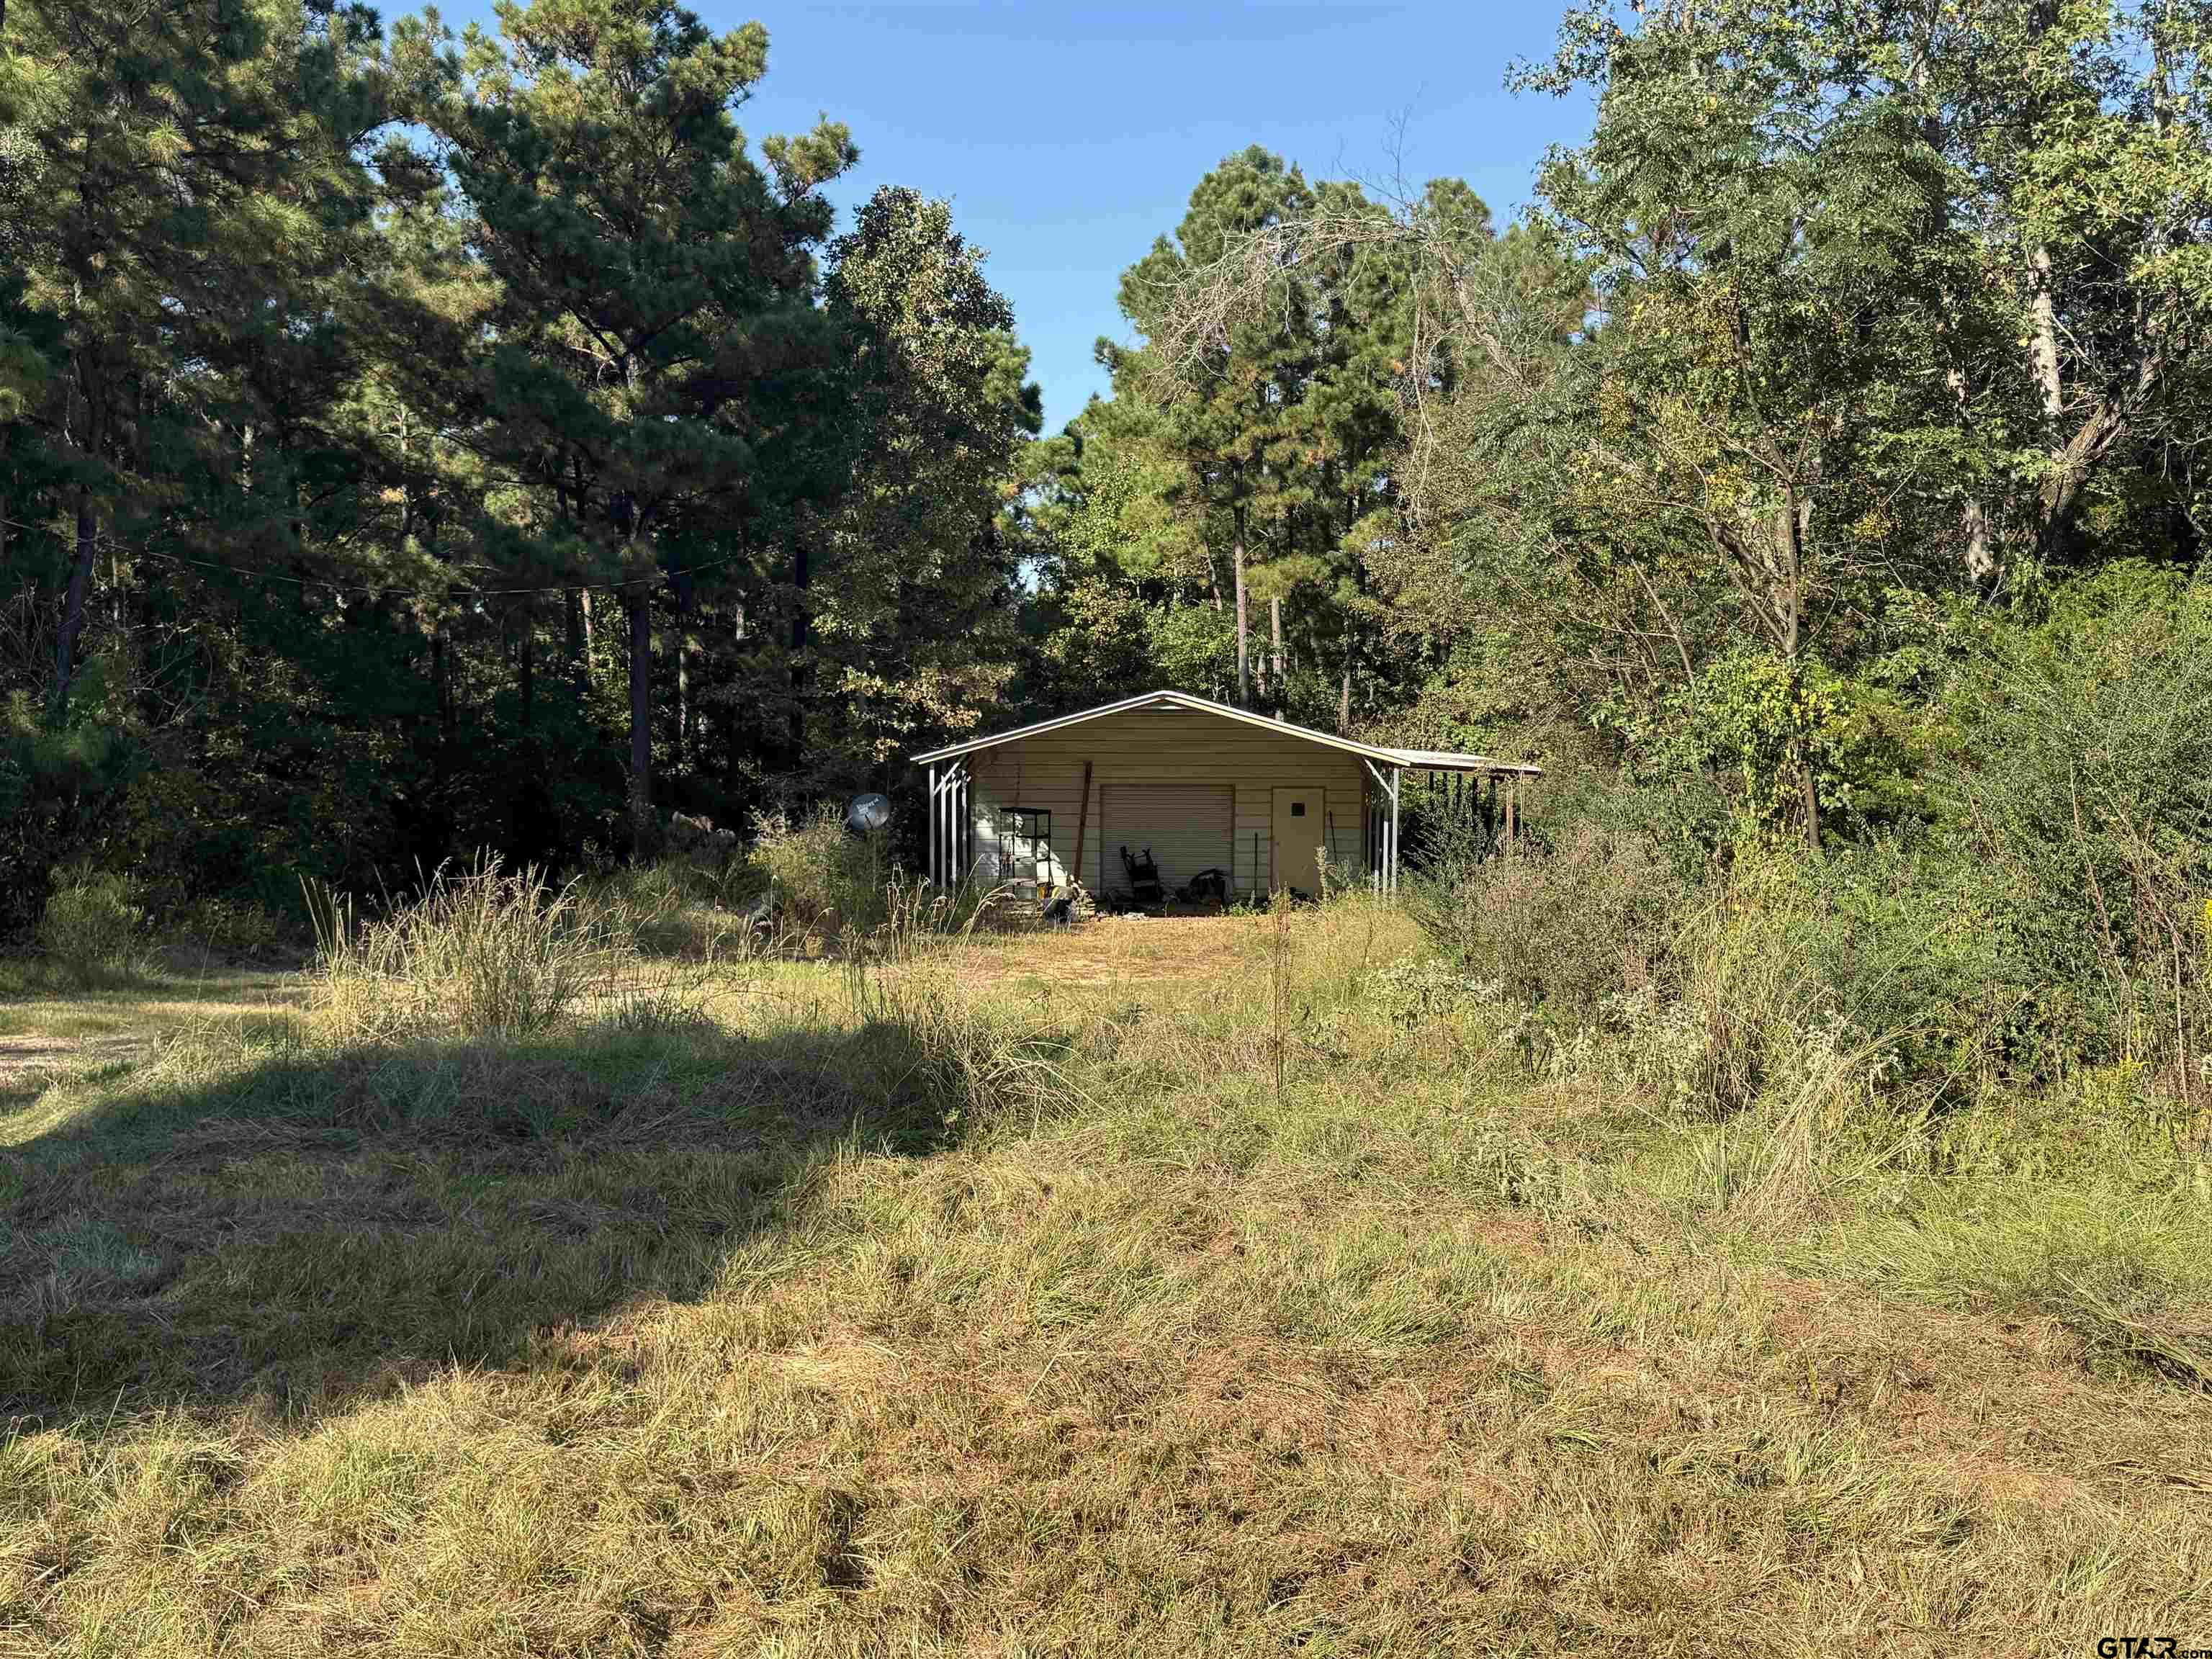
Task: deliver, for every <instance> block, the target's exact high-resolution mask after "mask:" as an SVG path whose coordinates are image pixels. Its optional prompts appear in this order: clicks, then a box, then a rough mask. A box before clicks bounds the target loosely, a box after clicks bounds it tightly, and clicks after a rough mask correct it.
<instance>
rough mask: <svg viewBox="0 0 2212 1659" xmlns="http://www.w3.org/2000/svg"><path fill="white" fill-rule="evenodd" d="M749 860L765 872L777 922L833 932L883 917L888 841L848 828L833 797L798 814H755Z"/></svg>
mask: <svg viewBox="0 0 2212 1659" xmlns="http://www.w3.org/2000/svg"><path fill="white" fill-rule="evenodd" d="M748 861H749V862H750V864H751V866H753V868H754V869H755V870H757V872H759V873H760V874H761V876H763V877H764V878H766V880H767V883H768V890H769V902H770V906H771V908H772V910H773V912H774V915H775V919H776V921H777V923H778V924H779V925H780V926H785V927H791V928H793V929H796V930H797V931H799V932H802V933H819V934H821V935H823V937H824V938H836V937H838V936H840V935H843V934H848V933H851V934H862V933H870V932H872V931H873V930H875V929H876V928H878V927H881V926H882V925H883V924H884V921H886V920H887V919H888V917H889V903H888V899H887V897H886V885H885V884H886V881H887V879H888V878H890V876H891V874H892V873H893V872H892V867H891V865H890V854H889V851H888V848H886V846H885V844H884V840H883V838H882V837H881V836H855V835H852V834H850V833H849V832H848V831H847V829H846V828H845V824H844V820H843V818H842V816H841V815H840V813H839V812H838V811H837V809H836V807H835V806H833V805H828V804H826V803H825V804H823V805H819V806H817V807H816V808H815V809H814V810H813V811H811V812H810V813H807V814H805V816H803V817H800V818H799V819H798V820H797V821H796V822H794V821H793V819H792V818H790V817H788V816H787V815H786V814H784V813H782V812H781V811H776V812H763V813H760V814H758V815H757V816H756V817H754V819H753V844H752V848H751V851H750V854H749V856H748Z"/></svg>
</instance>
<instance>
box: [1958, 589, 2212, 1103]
mask: <svg viewBox="0 0 2212 1659" xmlns="http://www.w3.org/2000/svg"><path fill="white" fill-rule="evenodd" d="M1954 702H1955V703H1956V706H1957V708H1959V710H1960V714H1959V724H1960V748H1961V750H1962V753H1961V755H1960V757H1959V763H1958V764H1957V765H1956V766H1954V768H1951V769H1948V770H1947V772H1946V774H1945V778H1946V782H1945V785H1944V789H1943V797H1944V798H1943V806H1944V809H1945V824H1944V829H1945V831H1946V836H1947V846H1946V850H1947V852H1948V854H1949V855H1950V857H1951V859H1952V860H1953V870H1954V875H1955V877H1956V879H1957V881H1958V883H1959V884H1960V886H1962V887H1964V888H1966V889H1968V890H1970V891H1971V892H1972V902H1973V903H1974V905H1975V906H1976V907H1977V908H1978V910H1979V911H1980V913H1981V914H1982V915H1984V917H1985V918H1986V925H1987V927H1988V928H1989V930H1990V933H1991V934H1992V936H1993V940H1994V945H1995V949H1996V963H1995V964H1994V975H1993V976H1994V977H1995V978H1996V980H1997V981H1999V982H2000V983H2001V984H2002V987H2004V990H2005V992H2006V994H2008V997H2009V998H2010V999H2011V1000H2013V1001H2014V1002H2015V1004H2016V1005H2017V1007H2016V1012H2015V1013H2014V1014H2013V1016H2012V1017H2011V1018H2010V1020H2009V1022H2008V1030H2007V1031H2006V1033H2005V1036H2006V1048H2007V1054H2006V1058H2007V1060H2008V1062H2009V1064H2010V1065H2011V1066H2013V1068H2014V1069H2015V1071H2016V1072H2017V1073H2020V1074H2021V1076H2023V1077H2024V1078H2027V1079H2037V1080H2043V1079H2050V1078H2052V1077H2055V1076H2057V1075H2058V1074H2060V1073H2063V1071H2065V1070H2066V1069H2068V1068H2069V1066H2071V1065H2073V1064H2075V1063H2077V1062H2078V1061H2079V1060H2082V1059H2087V1060H2092V1061H2112V1060H2122V1059H2125V1058H2130V1057H2148V1058H2154V1059H2155V1060H2156V1061H2157V1062H2158V1063H2159V1064H2160V1066H2161V1067H2162V1068H2164V1069H2166V1071H2167V1072H2168V1073H2170V1075H2169V1078H2168V1082H2169V1084H2170V1085H2171V1089H2170V1091H2171V1092H2172V1093H2173V1094H2175V1095H2177V1096H2186V1095H2187V1094H2188V1093H2189V1091H2190V1087H2191V1079H2190V1077H2189V1065H2190V1060H2191V1056H2193V1055H2195V1054H2202V1053H2203V1052H2205V1051H2206V1049H2207V1048H2208V1047H2212V983H2208V977H2209V976H2208V973H2207V957H2208V950H2207V944H2208V941H2207V939H2206V935H2205V932H2204V929H2203V926H2202V924H2201V921H2200V917H2201V915H2202V914H2203V906H2204V904H2205V902H2206V900H2207V898H2208V896H2212V589H2208V588H2206V587H2205V586H2203V584H2201V583H2188V582H2185V581H2183V580H2179V579H2178V578H2174V577H2172V576H2170V575H2168V574H2165V573H2161V572H2156V571H2149V570H2145V569H2142V568H2135V567H2129V566H2120V567H2116V568H2112V569H2108V570H2106V571H2105V572H2102V573H2100V574H2099V575H2098V576H2096V577H2095V578H2093V579H2091V580H2087V581H2084V582H2081V583H2080V584H2079V585H2077V586H2075V587H2073V588H2071V589H2069V590H2067V591H2066V592H2063V593H2062V594H2061V596H2060V598H2059V600H2058V602H2057V604H2056V605H2054V607H2053V611H2052V614H2051V618H2050V620H2049V622H2048V623H2046V625H2045V627H2044V628H2043V629H2040V630H2038V631H2036V632H2034V633H2022V634H2019V635H2004V636H2002V638H2001V639H2000V641H1999V642H1998V643H1997V644H1996V645H1994V646H1993V647H1992V648H1991V650H1990V653H1988V654H1987V656H1986V657H1985V658H1984V659H1982V660H1981V661H1979V662H1978V663H1977V664H1976V665H1973V667H1972V669H1971V670H1969V671H1967V672H1966V673H1965V674H1964V675H1963V676H1962V678H1961V680H1960V684H1959V686H1958V687H1957V688H1956V696H1955V698H1954Z"/></svg>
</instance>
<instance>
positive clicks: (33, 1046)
mask: <svg viewBox="0 0 2212 1659" xmlns="http://www.w3.org/2000/svg"><path fill="white" fill-rule="evenodd" d="M146 1042H147V1038H146V1036H144V1035H143V1034H132V1033H125V1034H124V1035H121V1036H96V1037H58V1036H38V1035H37V1034H36V1033H32V1032H21V1033H18V1034H17V1035H15V1036H0V1091H4V1090H9V1089H16V1088H21V1087H24V1086H25V1085H29V1084H31V1083H33V1082H36V1081H38V1080H40V1079H44V1078H46V1077H50V1076H52V1074H53V1073H57V1072H62V1071H67V1070H69V1069H70V1067H72V1066H77V1065H79V1064H82V1063H86V1062H89V1063H91V1064H94V1065H100V1064H105V1063H106V1061H109V1060H128V1059H129V1058H130V1057H131V1055H133V1054H137V1052H138V1051H139V1050H140V1049H141V1048H144V1047H145V1046H146Z"/></svg>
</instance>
